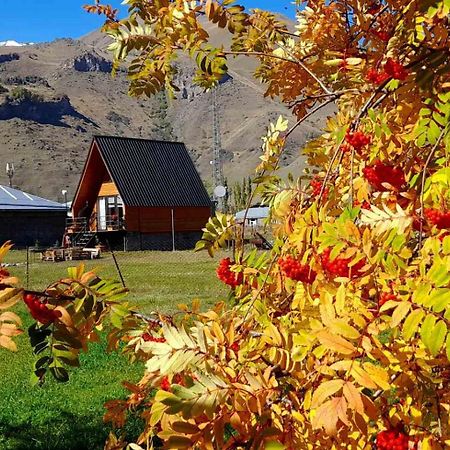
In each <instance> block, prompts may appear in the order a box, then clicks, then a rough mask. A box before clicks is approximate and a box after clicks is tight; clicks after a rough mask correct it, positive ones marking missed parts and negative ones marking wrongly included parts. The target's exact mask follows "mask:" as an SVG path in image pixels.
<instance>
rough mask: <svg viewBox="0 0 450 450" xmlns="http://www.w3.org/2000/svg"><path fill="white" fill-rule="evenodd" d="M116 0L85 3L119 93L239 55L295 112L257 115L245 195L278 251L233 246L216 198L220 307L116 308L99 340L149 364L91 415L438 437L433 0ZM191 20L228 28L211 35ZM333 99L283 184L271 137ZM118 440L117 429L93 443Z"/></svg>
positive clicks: (442, 400)
mask: <svg viewBox="0 0 450 450" xmlns="http://www.w3.org/2000/svg"><path fill="white" fill-rule="evenodd" d="M125 3H126V4H127V5H128V6H129V17H128V18H126V19H124V20H118V19H117V18H116V12H115V11H113V10H112V8H110V7H108V6H105V5H101V4H99V3H98V2H97V3H96V4H95V5H92V6H89V7H87V8H88V9H89V10H90V11H93V12H99V13H104V14H106V16H107V22H106V24H105V27H104V30H105V31H106V32H107V33H108V34H109V35H110V36H111V37H112V38H113V43H112V44H111V46H110V50H111V51H112V52H113V53H114V56H115V64H116V66H117V65H118V64H119V63H120V62H122V61H125V62H126V63H127V64H128V67H129V78H130V92H131V93H132V94H133V95H142V94H145V95H152V94H155V93H156V92H158V91H161V90H163V89H166V90H167V91H169V92H171V93H172V95H176V91H177V87H176V86H175V84H174V79H175V78H174V75H175V73H176V66H175V64H174V62H175V60H176V58H177V57H178V56H179V55H180V54H181V53H185V54H187V55H189V56H190V57H191V58H192V60H193V61H194V62H195V64H196V65H197V74H196V82H197V83H199V84H200V85H201V86H203V87H205V88H206V89H210V88H214V86H215V85H216V84H217V83H218V81H219V80H220V79H221V77H222V76H223V75H224V74H225V73H226V72H227V59H228V58H230V57H232V56H233V55H247V56H248V57H253V58H256V59H257V60H258V61H259V65H258V68H257V69H256V72H255V77H256V78H258V79H259V80H261V81H262V82H264V83H265V86H266V88H267V90H266V95H267V96H270V97H274V98H278V99H279V100H280V101H281V102H283V103H285V104H287V105H288V106H290V107H291V108H292V111H293V113H294V117H295V123H294V124H293V125H291V127H290V128H289V122H288V120H287V119H286V118H282V117H280V118H279V120H278V121H277V122H276V123H274V124H271V125H270V126H269V129H268V131H267V135H266V136H264V137H263V144H262V151H263V153H262V156H261V162H260V164H259V166H258V167H257V169H256V174H255V176H254V179H253V184H254V192H253V194H252V196H251V198H250V200H249V202H251V201H252V199H253V198H255V196H256V195H258V196H259V197H260V198H262V199H263V200H264V202H265V203H267V204H269V205H270V207H271V218H272V223H273V233H274V239H275V244H274V248H273V250H272V251H270V252H267V253H263V254H261V253H257V252H255V251H254V252H250V253H245V252H244V248H243V242H242V241H243V239H242V238H243V236H244V231H243V230H242V229H239V228H237V227H236V225H235V224H234V222H233V220H232V218H231V217H229V216H226V215H222V214H219V215H218V216H217V217H214V218H212V219H211V220H210V222H209V223H208V224H207V226H206V228H205V233H204V236H203V239H202V241H200V243H199V245H198V249H202V248H203V249H207V250H208V251H209V252H210V253H211V254H213V253H214V251H215V250H216V249H217V248H218V247H220V246H221V245H223V244H224V243H225V242H226V241H227V239H230V238H233V239H235V240H236V243H237V245H236V251H235V254H234V261H228V260H225V261H224V262H222V263H221V265H220V271H219V272H218V274H219V276H220V277H221V278H222V279H223V280H224V281H225V282H227V283H228V284H230V286H231V292H230V298H231V299H232V300H233V306H232V307H225V306H224V305H223V304H219V305H218V306H217V307H216V308H215V309H214V310H212V311H208V312H206V313H201V312H199V309H198V305H197V304H195V303H194V304H193V305H192V307H188V306H187V305H180V308H181V312H182V314H181V315H178V316H177V317H176V318H171V317H155V318H153V319H152V318H144V317H142V316H139V315H138V314H137V313H133V312H131V313H130V312H127V308H126V307H121V308H120V310H119V311H116V312H117V314H118V315H117V314H116V315H115V316H114V315H113V318H112V323H113V325H114V327H113V328H112V330H111V333H110V343H111V346H112V347H114V346H115V345H117V344H118V343H119V341H120V340H123V339H124V340H125V342H126V347H125V351H126V352H127V353H129V354H130V356H131V358H132V359H141V360H144V361H146V370H145V373H144V375H143V378H142V380H141V381H140V382H139V383H138V384H137V385H131V384H127V387H128V388H129V390H130V396H129V397H128V399H127V400H126V401H122V400H120V401H119V400H117V401H112V402H109V403H108V404H107V408H108V412H107V414H106V420H109V421H112V422H113V423H114V424H115V425H116V426H117V427H118V428H121V427H123V425H124V423H125V422H126V420H127V417H128V415H129V414H131V413H133V412H137V413H138V414H141V415H142V417H143V418H144V419H145V428H144V429H143V431H142V435H141V436H140V438H139V440H138V442H137V443H133V444H130V448H133V449H138V448H142V446H143V447H149V448H153V447H154V446H156V445H157V442H160V441H163V443H164V446H165V448H176V449H182V448H194V449H260V448H265V449H284V448H285V449H314V448H324V449H325V448H329V449H348V448H354V449H370V448H373V446H374V445H376V446H377V448H378V449H380V450H382V449H384V448H421V449H444V448H446V447H448V446H449V445H450V429H449V426H450V424H449V417H450V416H449V410H450V390H449V383H448V380H449V374H450V363H449V360H450V333H449V325H450V295H449V294H450V234H449V230H450V212H449V205H450V203H449V202H450V168H449V167H448V165H449V158H448V151H449V149H450V133H449V118H450V102H449V100H450V91H449V88H450V75H449V74H450V70H449V65H450V52H449V23H448V17H449V12H450V4H449V2H448V0H442V1H440V0H431V1H426V2H424V1H419V0H383V1H379V2H377V1H365V0H336V1H333V2H329V1H325V0H310V1H304V2H300V1H298V2H297V3H298V6H299V8H298V13H297V18H296V24H295V29H294V30H293V29H292V28H291V27H289V26H288V25H286V24H285V23H283V22H282V20H281V19H280V18H279V17H278V16H276V15H274V14H272V13H270V12H267V11H262V10H254V11H252V12H250V13H249V12H247V11H245V10H244V8H243V7H242V6H239V5H236V4H235V2H234V1H232V0H224V1H221V2H218V1H214V0H199V1H191V2H190V1H183V0H174V1H169V0H152V1H148V2H143V1H141V0H126V1H125ZM205 22H210V23H213V24H215V25H216V26H217V27H219V28H222V29H226V30H228V33H229V35H230V38H231V41H230V42H231V43H230V44H229V45H226V46H225V45H224V46H222V47H217V46H214V45H213V44H212V43H211V42H209V35H208V33H207V31H206V30H205ZM329 103H335V104H336V107H337V113H336V114H335V115H334V116H333V117H331V118H329V120H328V122H327V125H326V128H325V130H324V132H323V134H322V135H321V136H320V137H318V138H317V139H314V140H313V141H311V142H309V143H308V144H307V146H306V147H305V149H304V150H303V151H304V153H305V154H306V155H307V157H308V162H309V167H310V168H309V170H308V171H306V173H304V174H301V175H300V176H299V177H298V179H296V180H294V181H292V182H284V181H283V180H282V179H280V178H279V177H278V176H277V169H278V166H279V161H280V156H281V154H282V151H283V148H284V146H285V143H286V140H287V139H289V136H290V134H291V133H292V132H293V130H294V129H295V128H296V127H298V125H299V124H300V123H302V121H303V120H305V118H307V117H309V116H311V115H312V114H314V113H315V112H317V111H318V110H319V109H320V108H322V107H323V106H325V105H327V104H329ZM193 126H195V124H193ZM73 278H74V279H77V278H79V277H73ZM88 278H89V277H88ZM71 283H72V282H71ZM76 283H78V284H77V286H78V285H80V281H77V282H76ZM87 283H88V284H86V282H84V281H83V288H82V289H84V290H83V291H82V292H81V291H80V292H79V295H78V297H77V299H81V298H83V299H86V297H85V296H86V295H87V293H88V290H89V289H90V287H91V284H89V283H91V281H89V280H87ZM70 286H72V284H70ZM96 286H97V285H96ZM88 288H89V289H88ZM56 289H58V285H56ZM77 289H78V288H76V289H75V291H74V292H75V294H76V293H77V292H78V291H77ZM96 289H97V287H96ZM101 289H103V288H102V287H101V286H100V288H99V289H97V292H100V293H101V292H102V291H101ZM105 289H107V288H106V287H105ZM107 291H108V292H110V293H111V295H113V294H112V291H111V290H110V289H107ZM89 292H90V290H89ZM49 294H50V295H51V293H49ZM82 295H83V297H81V296H82ZM58 298H60V296H59V297H58ZM95 298H97V297H95ZM76 302H78V303H76V304H77V305H78V304H79V305H81V306H80V308H82V309H83V308H86V306H85V304H86V301H85V300H83V301H82V300H79V301H78V300H76ZM95 304H97V303H95ZM107 304H108V305H110V307H112V306H111V305H112V304H111V303H107ZM74 305H75V304H74ZM77 313H78V312H77V307H75V309H74V311H73V314H72V313H71V314H72V315H71V314H69V316H71V317H80V320H81V321H83V320H87V322H88V323H89V324H90V323H91V322H90V320H91V319H90V318H91V317H93V316H92V315H90V314H91V313H87V314H85V315H84V317H86V316H87V317H86V319H83V318H82V317H81V316H77V315H76V314H77ZM100 314H101V313H100ZM10 319H11V320H14V319H13V317H10ZM58 320H59V319H56V321H58ZM394 445H395V447H394ZM126 446H127V444H126V442H125V438H124V437H123V436H121V435H120V434H118V435H117V436H113V435H111V437H110V439H109V442H108V444H107V448H110V449H121V448H125V447H126Z"/></svg>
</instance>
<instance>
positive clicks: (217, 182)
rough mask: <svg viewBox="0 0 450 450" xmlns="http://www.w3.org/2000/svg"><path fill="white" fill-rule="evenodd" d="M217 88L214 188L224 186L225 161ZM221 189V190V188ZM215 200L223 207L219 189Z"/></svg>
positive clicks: (214, 96)
mask: <svg viewBox="0 0 450 450" xmlns="http://www.w3.org/2000/svg"><path fill="white" fill-rule="evenodd" d="M217 89H219V86H218V87H216V88H215V89H213V90H212V94H211V95H212V115H213V161H212V166H213V183H214V190H216V188H217V187H218V186H223V183H224V181H223V161H222V140H221V137H220V120H219V111H218V107H217ZM219 191H220V190H219ZM213 198H214V201H216V204H217V209H219V210H222V209H223V196H220V195H217V191H215V193H214V197H213Z"/></svg>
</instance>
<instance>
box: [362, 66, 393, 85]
mask: <svg viewBox="0 0 450 450" xmlns="http://www.w3.org/2000/svg"><path fill="white" fill-rule="evenodd" d="M388 78H389V75H388V74H387V73H386V72H384V71H380V70H377V69H374V68H371V69H369V70H368V72H367V74H366V80H367V81H368V82H369V83H373V84H382V83H384V82H385V81H386V80H387V79H388Z"/></svg>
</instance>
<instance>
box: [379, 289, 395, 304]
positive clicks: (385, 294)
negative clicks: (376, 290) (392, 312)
mask: <svg viewBox="0 0 450 450" xmlns="http://www.w3.org/2000/svg"><path fill="white" fill-rule="evenodd" d="M389 300H398V298H397V296H396V295H395V294H391V293H389V292H382V293H381V295H380V298H379V300H378V307H379V308H381V307H382V306H383V305H384V304H385V303H386V302H388V301H389Z"/></svg>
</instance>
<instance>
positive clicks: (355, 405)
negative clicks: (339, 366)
mask: <svg viewBox="0 0 450 450" xmlns="http://www.w3.org/2000/svg"><path fill="white" fill-rule="evenodd" d="M342 391H343V394H344V397H345V398H346V399H347V402H348V406H349V408H350V409H353V410H355V411H356V412H357V413H359V414H361V415H362V414H364V404H363V402H362V398H361V393H360V392H359V391H358V389H356V387H355V385H354V384H353V383H352V382H350V381H347V382H346V383H345V384H344V388H343V390H342Z"/></svg>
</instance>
